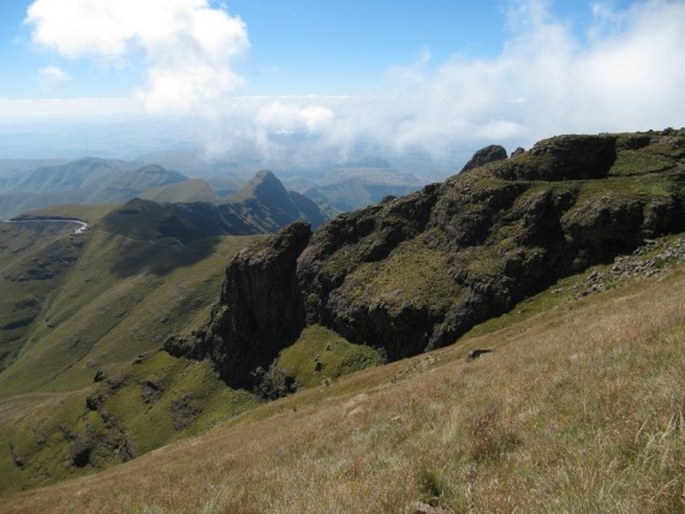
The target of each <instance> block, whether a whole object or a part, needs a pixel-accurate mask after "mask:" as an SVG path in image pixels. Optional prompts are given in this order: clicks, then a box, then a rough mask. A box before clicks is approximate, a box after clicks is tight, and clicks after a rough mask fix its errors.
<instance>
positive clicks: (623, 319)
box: [2, 269, 685, 513]
mask: <svg viewBox="0 0 685 514" xmlns="http://www.w3.org/2000/svg"><path fill="white" fill-rule="evenodd" d="M545 295H548V296H547V297H549V295H556V296H555V297H559V293H554V292H553V290H550V291H547V292H545V293H543V294H542V296H540V297H538V300H537V301H544V299H545ZM562 296H563V295H562ZM531 301H533V300H531ZM684 302H685V271H683V270H682V269H680V270H675V271H671V272H670V273H669V274H667V275H665V276H663V277H661V278H653V279H649V280H644V281H640V282H637V283H633V284H630V285H627V286H621V287H617V288H615V289H612V290H610V291H608V292H605V293H602V294H597V295H592V296H588V297H586V298H583V299H577V298H576V297H573V296H572V295H568V296H567V297H566V298H565V299H564V298H562V299H560V300H557V301H554V302H551V304H550V307H549V308H548V309H545V310H540V311H535V310H534V309H531V310H530V311H529V314H530V316H526V315H525V313H522V314H520V315H519V317H518V318H512V319H510V320H509V322H508V323H504V322H501V324H500V325H499V326H497V327H491V329H490V331H489V332H488V333H484V334H483V335H475V334H474V335H473V336H472V337H469V338H467V339H465V340H464V341H462V342H461V343H460V344H457V345H454V346H452V347H448V348H445V349H442V350H440V351H437V352H433V353H431V354H426V355H421V356H418V357H415V358H413V359H407V360H403V361H399V362H395V363H392V364H389V365H387V366H381V367H378V368H373V369H368V370H364V371H361V372H359V373H355V374H352V375H349V376H347V377H343V378H340V379H338V380H337V381H335V382H334V383H333V384H331V385H326V386H320V387H316V388H313V389H309V390H305V391H303V392H301V393H297V394H295V395H294V396H291V397H288V398H285V399H283V400H279V401H276V402H273V403H270V404H267V405H264V406H263V407H259V408H257V409H254V410H251V411H249V412H246V413H245V414H243V415H241V416H238V417H237V418H235V419H233V420H231V421H228V422H227V423H225V424H224V425H221V426H218V427H216V428H215V429H214V430H213V431H212V432H210V433H209V434H208V435H206V436H204V437H202V438H197V439H191V440H186V441H183V442H180V443H178V444H175V445H172V446H168V447H165V448H162V449H159V450H155V451H153V452H151V453H150V454H147V455H145V456H143V457H141V458H139V459H136V460H135V461H132V462H129V463H127V464H124V465H122V466H118V467H116V468H113V469H110V470H108V471H106V472H104V473H102V474H99V475H96V476H91V477H87V478H81V479H77V480H74V481H70V482H65V483H61V484H58V485H55V486H53V487H50V488H47V489H40V490H34V491H29V492H26V493H22V494H20V495H18V496H15V497H13V498H9V499H7V500H6V502H5V503H4V505H2V508H3V511H6V512H36V511H51V512H69V511H74V512H143V511H146V512H243V513H247V512H275V513H286V512H293V513H294V512H405V511H406V509H407V508H408V507H409V506H411V505H412V504H413V502H416V501H422V502H425V503H429V504H432V505H435V506H438V507H440V508H443V509H444V510H445V511H447V512H450V511H454V512H464V511H472V512H511V511H519V512H682V511H683V509H684V508H685V504H684V503H683V488H684V486H685V467H684V466H683V463H684V462H685V435H684V433H683V409H684V408H685V393H684V391H685V388H684V385H685V379H684V378H683V377H685V310H684V309H683V304H684ZM475 347H487V348H492V349H494V352H492V353H490V354H486V355H484V356H483V357H481V358H480V359H478V360H475V361H473V362H466V361H465V360H464V358H463V357H464V356H465V354H466V352H467V351H468V350H469V349H471V348H475Z"/></svg>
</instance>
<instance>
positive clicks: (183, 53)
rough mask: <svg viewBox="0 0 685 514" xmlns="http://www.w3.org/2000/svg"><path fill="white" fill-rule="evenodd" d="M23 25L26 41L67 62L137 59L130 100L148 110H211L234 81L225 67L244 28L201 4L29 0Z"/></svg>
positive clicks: (202, 0)
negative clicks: (140, 79) (141, 76)
mask: <svg viewBox="0 0 685 514" xmlns="http://www.w3.org/2000/svg"><path fill="white" fill-rule="evenodd" d="M26 21H27V23H29V24H30V25H31V26H32V27H33V32H32V38H33V41H34V43H36V44H38V45H41V46H45V47H48V48H53V49H55V50H57V52H59V53H60V54H61V55H63V56H66V57H69V58H72V59H76V58H84V57H85V58H94V59H97V60H101V61H104V62H107V63H111V64H114V65H117V66H125V65H126V64H127V63H129V62H130V61H132V60H135V59H137V58H140V57H142V58H143V59H144V61H145V63H146V69H147V74H146V78H145V83H144V84H143V85H142V86H141V88H140V90H139V91H138V92H137V97H138V98H139V99H140V100H141V101H142V102H143V104H144V105H145V106H146V107H147V108H148V109H150V110H152V111H169V110H173V111H179V112H190V111H194V110H198V109H199V110H202V109H203V108H206V109H207V110H208V111H211V110H212V109H213V105H208V104H212V102H214V101H216V99H217V98H220V97H222V96H223V95H225V94H227V93H230V92H232V91H234V90H235V89H236V87H238V86H239V85H240V84H241V83H242V78H241V77H240V76H239V75H238V74H237V73H236V72H235V71H234V69H233V61H234V59H235V58H236V57H237V56H239V55H241V54H243V53H244V52H245V51H246V50H247V49H248V47H249V42H248V37H247V31H246V28H245V24H244V23H243V22H242V20H241V19H240V18H238V17H233V16H230V15H229V14H228V13H227V12H226V11H225V10H222V9H218V8H212V7H210V6H209V5H208V3H207V0H144V1H140V0H117V1H112V2H110V1H99V0H35V1H34V2H33V3H32V4H31V6H30V7H29V9H28V16H27V18H26Z"/></svg>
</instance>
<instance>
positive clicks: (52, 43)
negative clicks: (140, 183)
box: [0, 0, 685, 158]
mask: <svg viewBox="0 0 685 514" xmlns="http://www.w3.org/2000/svg"><path fill="white" fill-rule="evenodd" d="M94 6H95V7H94ZM0 20H2V21H0V62H2V67H1V68H0V125H2V124H4V125H5V126H6V125H7V124H8V123H19V122H26V121H28V120H30V121H31V122H32V123H34V124H40V123H41V122H42V121H47V120H52V121H54V120H61V119H65V120H70V121H72V122H78V121H79V120H84V122H85V121H86V120H87V121H88V122H89V123H91V124H92V123H94V120H100V121H101V122H102V123H105V122H108V121H111V120H115V119H117V118H118V117H119V118H121V117H122V116H123V117H128V118H131V117H133V118H139V119H147V120H149V119H156V120H165V119H172V118H173V119H176V120H178V119H179V117H185V118H188V119H191V118H192V119H193V124H192V126H193V133H192V134H190V133H189V135H188V136H187V138H188V139H194V140H198V139H199V140H201V141H202V143H203V144H205V145H206V147H207V148H208V149H209V150H211V152H214V153H217V154H226V153H230V152H231V151H232V150H234V149H235V148H237V147H238V146H241V145H244V144H249V145H252V146H253V147H255V148H256V149H257V150H258V151H260V152H262V153H263V154H264V155H271V156H274V155H287V154H288V152H289V150H288V148H286V147H287V146H288V145H289V144H292V143H293V141H299V142H302V141H309V142H310V143H311V146H312V148H318V149H319V150H318V151H325V152H326V153H327V154H331V153H337V154H339V156H340V158H343V157H346V156H348V153H349V151H350V148H352V147H354V145H355V142H357V141H359V140H361V139H363V140H374V141H376V143H377V144H378V145H379V146H382V147H384V148H387V149H389V150H391V151H395V152H402V151H410V150H416V149H420V150H423V151H428V152H431V153H434V154H440V153H441V152H445V151H447V149H449V148H452V147H454V146H455V145H456V146H473V145H476V146H477V145H478V144H480V143H481V142H483V143H490V142H504V143H508V144H512V145H513V144H517V145H518V144H522V145H526V144H530V143H532V142H533V141H534V140H535V139H538V138H540V137H545V136H549V135H553V134H555V133H560V132H596V131H614V130H641V129H649V128H663V127H665V126H669V125H673V126H681V125H683V119H685V102H683V101H682V91H683V90H684V89H685V57H684V55H685V53H683V51H682V49H683V48H685V30H683V27H685V2H683V1H682V0H620V1H619V0H605V1H602V0H594V1H581V0H578V1H574V2H568V1H562V0H488V1H459V0H426V1H422V2H418V1H416V0H392V1H390V0H365V1H361V0H359V1H357V0H348V1H345V2H343V1H339V0H226V1H213V0H212V1H208V0H117V1H116V2H114V1H112V2H109V1H104V0H103V1H102V2H99V3H98V2H92V1H91V0H3V2H2V3H0ZM298 151H299V152H300V153H302V152H303V151H302V150H301V149H300V150H298ZM304 153H307V152H304Z"/></svg>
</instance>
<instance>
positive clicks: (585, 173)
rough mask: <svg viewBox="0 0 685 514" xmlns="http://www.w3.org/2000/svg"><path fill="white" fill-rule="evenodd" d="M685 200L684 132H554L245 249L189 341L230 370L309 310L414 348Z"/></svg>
mask: <svg viewBox="0 0 685 514" xmlns="http://www.w3.org/2000/svg"><path fill="white" fill-rule="evenodd" d="M488 153H490V152H488ZM499 153H501V152H499ZM498 157H501V156H498ZM486 160H487V159H486ZM684 206H685V131H683V130H680V131H674V130H667V131H663V132H650V133H641V134H621V135H601V136H560V137H555V138H551V139H548V140H545V141H541V142H540V143H537V144H536V145H535V146H534V147H533V148H532V149H531V150H530V151H528V152H522V153H521V152H517V153H516V155H515V156H513V157H511V158H509V159H501V158H498V159H494V160H492V159H490V160H489V162H487V163H486V164H485V165H483V166H480V167H477V168H474V169H470V170H469V171H468V173H463V174H460V175H457V176H454V177H452V178H450V179H448V180H447V181H445V182H444V183H441V184H433V185H430V186H427V187H426V188H424V189H423V190H422V191H419V192H417V193H414V194H412V195H409V196H406V197H403V198H398V199H394V200H390V201H388V202H385V203H383V204H381V205H376V206H372V207H369V208H366V209H363V210H360V211H356V212H353V213H349V214H344V215H342V216H340V217H338V218H337V219H335V220H333V221H332V222H330V223H328V224H326V225H324V226H323V227H321V228H320V229H319V230H318V231H317V232H316V233H315V234H314V235H313V236H312V237H311V240H309V236H308V233H307V235H305V232H306V229H305V228H304V227H303V226H302V225H294V226H292V227H289V228H288V229H286V230H285V231H284V232H281V233H280V234H279V235H278V236H276V238H274V239H272V240H271V241H270V242H269V243H267V244H266V245H265V246H261V247H258V248H254V249H251V250H249V251H248V252H245V253H244V254H241V255H239V256H238V257H236V259H235V260H234V261H233V262H232V263H231V264H230V265H229V267H228V271H227V278H226V283H225V285H224V288H223V291H222V297H221V301H220V303H219V305H218V306H217V308H216V309H215V316H214V320H213V321H212V323H210V326H211V328H210V329H209V330H208V331H207V330H205V332H204V333H203V334H205V335H206V334H210V333H211V337H205V336H203V337H204V339H203V337H197V338H196V339H195V340H194V341H188V342H187V344H186V346H187V347H191V348H200V347H202V348H204V350H203V351H202V352H200V353H202V354H203V355H208V356H211V357H212V358H213V360H214V362H215V364H216V366H217V367H218V368H219V369H220V370H222V373H224V376H225V377H230V376H233V375H234V374H237V375H235V376H238V375H241V374H242V376H245V373H246V372H248V373H249V371H250V370H252V369H254V366H255V365H262V366H264V365H267V364H268V362H267V361H268V359H269V358H273V357H275V356H276V354H277V353H278V349H277V347H279V346H280V348H283V347H285V346H287V345H288V344H290V343H291V342H292V341H294V339H295V338H296V337H297V334H298V333H299V331H300V330H301V328H302V327H303V326H305V324H313V323H318V324H321V325H324V326H326V327H328V328H331V329H333V330H335V331H336V332H338V333H340V334H342V335H343V336H345V337H346V338H347V339H348V340H350V341H352V342H355V343H363V344H368V345H372V346H375V347H382V348H384V349H385V351H386V352H387V355H388V357H389V358H390V359H399V358H402V357H406V356H409V355H414V354H416V353H419V352H422V351H425V350H429V349H431V348H436V347H439V346H443V345H446V344H451V343H453V342H455V341H456V339H457V338H458V337H459V336H460V335H462V334H463V333H464V332H466V331H467V330H469V329H470V328H471V327H472V326H473V325H474V324H476V323H478V322H481V321H483V320H485V319H488V318H490V317H492V316H496V315H499V314H501V313H503V312H506V311H507V310H509V309H511V308H512V307H513V306H514V305H515V304H516V303H517V302H518V301H520V300H521V299H523V298H524V297H526V296H528V295H530V294H533V293H535V292H537V291H539V290H541V289H543V288H544V287H546V286H548V285H550V284H552V283H553V282H554V281H556V280H557V279H558V278H560V277H562V276H565V275H568V274H571V273H575V272H578V271H581V270H583V269H585V268H587V267H588V266H590V265H592V264H596V263H600V262H607V261H609V260H611V259H613V258H614V257H615V256H617V255H619V254H621V253H626V252H629V251H631V250H633V249H634V248H635V247H637V246H638V245H640V244H641V243H642V242H643V241H644V240H645V239H647V238H653V237H655V236H659V235H663V234H667V233H674V232H680V231H683V230H685V207H684ZM279 241H280V242H279ZM171 346H172V347H173V345H171ZM265 348H268V351H265V350H264V349H265ZM280 348H279V349H280ZM255 355H257V356H259V357H258V358H257V357H255ZM238 370H243V371H238ZM245 370H247V371H245Z"/></svg>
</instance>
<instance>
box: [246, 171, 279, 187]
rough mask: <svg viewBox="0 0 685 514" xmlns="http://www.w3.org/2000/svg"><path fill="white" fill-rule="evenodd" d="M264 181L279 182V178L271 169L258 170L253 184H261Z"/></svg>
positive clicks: (252, 181)
mask: <svg viewBox="0 0 685 514" xmlns="http://www.w3.org/2000/svg"><path fill="white" fill-rule="evenodd" d="M264 182H279V183H280V180H278V178H277V177H276V175H274V174H273V173H272V172H271V171H269V170H261V171H259V172H257V174H256V175H255V176H254V178H253V179H252V180H251V181H250V183H252V184H261V183H264Z"/></svg>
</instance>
